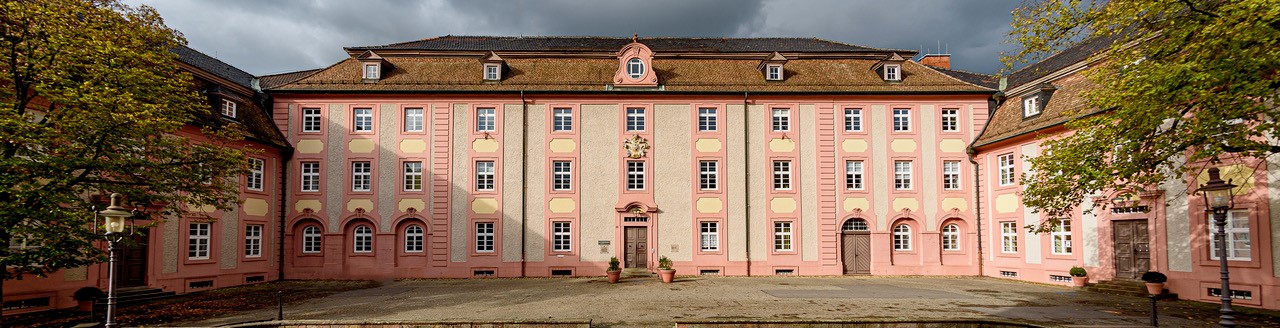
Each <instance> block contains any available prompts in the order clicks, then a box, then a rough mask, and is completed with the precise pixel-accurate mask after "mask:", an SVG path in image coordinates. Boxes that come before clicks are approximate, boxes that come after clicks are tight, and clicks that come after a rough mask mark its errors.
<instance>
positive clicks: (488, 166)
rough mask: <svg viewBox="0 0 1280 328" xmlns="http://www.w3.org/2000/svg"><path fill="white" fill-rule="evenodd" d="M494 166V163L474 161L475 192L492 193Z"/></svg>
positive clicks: (494, 182)
mask: <svg viewBox="0 0 1280 328" xmlns="http://www.w3.org/2000/svg"><path fill="white" fill-rule="evenodd" d="M496 166H497V164H495V163H494V161H476V162H475V165H473V167H475V171H476V186H475V187H476V191H494V189H495V188H497V186H496V181H495V180H494V179H495V177H496Z"/></svg>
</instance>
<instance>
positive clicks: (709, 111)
mask: <svg viewBox="0 0 1280 328" xmlns="http://www.w3.org/2000/svg"><path fill="white" fill-rule="evenodd" d="M719 113H720V111H718V110H716V108H711V107H704V108H698V132H715V131H716V130H719V129H720V127H719V124H720V123H719V121H720V116H719V115H720V114H719Z"/></svg>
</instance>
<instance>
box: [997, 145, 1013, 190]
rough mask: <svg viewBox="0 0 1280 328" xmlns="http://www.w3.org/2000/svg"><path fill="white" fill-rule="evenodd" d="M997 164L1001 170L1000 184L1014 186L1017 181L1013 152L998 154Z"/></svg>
mask: <svg viewBox="0 0 1280 328" xmlns="http://www.w3.org/2000/svg"><path fill="white" fill-rule="evenodd" d="M996 164H997V165H996V167H997V168H999V170H1000V186H1012V185H1013V184H1014V183H1016V182H1017V180H1016V178H1015V174H1017V173H1016V171H1015V169H1014V160H1013V153H1004V154H1000V156H996Z"/></svg>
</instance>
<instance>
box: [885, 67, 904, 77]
mask: <svg viewBox="0 0 1280 328" xmlns="http://www.w3.org/2000/svg"><path fill="white" fill-rule="evenodd" d="M884 80H885V81H901V80H902V65H884Z"/></svg>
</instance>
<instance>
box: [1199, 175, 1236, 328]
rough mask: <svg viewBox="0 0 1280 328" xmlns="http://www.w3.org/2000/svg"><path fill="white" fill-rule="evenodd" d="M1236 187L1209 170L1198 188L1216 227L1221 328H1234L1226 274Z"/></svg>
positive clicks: (1215, 240) (1229, 286) (1215, 238)
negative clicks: (1230, 213) (1229, 220)
mask: <svg viewBox="0 0 1280 328" xmlns="http://www.w3.org/2000/svg"><path fill="white" fill-rule="evenodd" d="M1235 188H1236V185H1233V184H1231V182H1230V181H1222V178H1221V177H1220V176H1219V174H1218V168H1216V167H1214V168H1210V169H1209V181H1208V182H1207V183H1205V184H1204V185H1202V186H1200V194H1202V195H1203V196H1204V203H1205V211H1206V212H1213V224H1214V225H1217V226H1218V234H1217V235H1216V236H1214V244H1215V245H1218V260H1219V264H1218V266H1219V269H1220V270H1221V271H1222V292H1221V293H1219V294H1221V295H1220V296H1222V309H1221V310H1218V312H1221V313H1222V315H1221V316H1220V317H1221V318H1222V320H1221V321H1218V324H1219V325H1221V326H1223V327H1235V326H1236V322H1235V319H1236V318H1235V317H1233V316H1231V313H1233V312H1234V311H1232V310H1231V284H1230V283H1229V282H1228V280H1229V279H1230V278H1229V276H1228V274H1227V234H1226V228H1227V210H1230V209H1231V208H1232V207H1234V206H1235V200H1234V198H1235V195H1234V194H1233V192H1234V191H1235Z"/></svg>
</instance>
